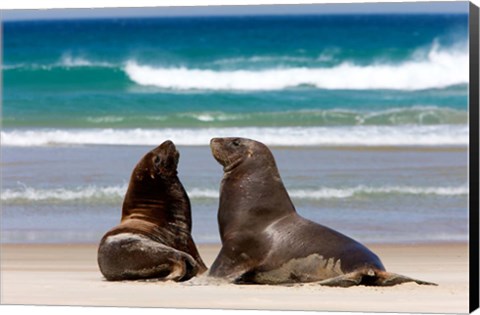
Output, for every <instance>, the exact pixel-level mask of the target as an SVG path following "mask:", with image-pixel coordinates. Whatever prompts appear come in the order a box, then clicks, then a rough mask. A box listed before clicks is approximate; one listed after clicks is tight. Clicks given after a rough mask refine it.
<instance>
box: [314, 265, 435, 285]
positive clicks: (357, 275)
mask: <svg viewBox="0 0 480 315" xmlns="http://www.w3.org/2000/svg"><path fill="white" fill-rule="evenodd" d="M406 282H415V283H417V284H420V285H435V286H436V285H438V284H436V283H432V282H427V281H422V280H417V279H413V278H409V277H406V276H402V275H399V274H395V273H391V272H386V271H379V270H374V269H367V270H358V271H353V272H350V273H347V274H344V275H341V276H338V277H334V278H330V279H326V280H323V281H320V282H318V284H320V285H325V286H331V287H344V288H346V287H351V286H355V285H366V286H382V287H387V286H394V285H397V284H401V283H406Z"/></svg>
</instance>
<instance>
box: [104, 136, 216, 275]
mask: <svg viewBox="0 0 480 315" xmlns="http://www.w3.org/2000/svg"><path fill="white" fill-rule="evenodd" d="M178 159H179V154H178V152H177V151H176V148H175V146H174V145H173V143H171V142H170V141H166V142H164V143H163V144H162V145H160V146H158V147H157V148H155V149H154V150H152V151H150V152H149V153H147V154H146V155H145V156H144V157H143V158H142V159H141V160H140V161H139V163H138V164H137V165H136V166H135V168H134V170H133V172H132V176H131V178H130V183H129V187H128V190H127V193H126V195H125V199H124V202H123V208H122V218H121V222H120V224H119V225H118V226H116V227H114V228H112V229H111V230H110V231H108V232H107V233H106V234H105V235H104V236H103V238H102V240H101V241H100V245H99V249H98V265H99V267H100V271H101V272H102V274H103V275H104V276H105V278H106V279H107V280H112V281H114V280H134V279H149V278H156V279H163V280H175V281H184V280H188V279H190V278H191V277H193V276H195V275H197V274H201V273H203V272H204V271H206V269H207V268H206V266H205V264H204V263H203V261H202V259H201V257H200V255H199V253H198V250H197V248H196V246H195V243H194V241H193V239H192V237H191V228H192V219H191V210H190V200H189V198H188V196H187V193H186V191H185V189H184V188H183V185H182V184H181V182H180V180H179V179H178V176H177V164H178Z"/></svg>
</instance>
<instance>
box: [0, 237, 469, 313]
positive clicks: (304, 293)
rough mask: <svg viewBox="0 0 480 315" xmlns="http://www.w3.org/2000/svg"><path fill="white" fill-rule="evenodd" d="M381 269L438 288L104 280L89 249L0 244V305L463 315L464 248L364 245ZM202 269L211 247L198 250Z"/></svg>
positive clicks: (465, 299) (459, 245) (215, 248)
mask: <svg viewBox="0 0 480 315" xmlns="http://www.w3.org/2000/svg"><path fill="white" fill-rule="evenodd" d="M369 247H370V248H371V249H372V250H373V251H374V252H376V253H377V254H378V255H379V256H380V257H381V259H382V260H383V262H384V264H385V266H386V267H387V269H388V270H390V271H393V272H397V273H402V274H405V275H408V276H411V277H415V278H419V279H422V280H426V281H433V282H436V283H438V284H439V285H438V286H437V287H432V286H419V285H417V284H403V285H399V286H395V287H386V288H379V287H365V286H360V287H354V288H348V289H344V288H329V287H321V286H317V285H315V284H304V285H294V286H267V285H233V284H214V283H211V281H210V283H209V281H208V280H207V279H201V278H200V279H197V280H196V281H195V280H194V281H189V282H185V283H174V282H145V281H134V282H107V281H105V280H104V279H103V278H102V275H101V274H100V271H99V269H98V267H97V263H96V245H94V244H86V245H79V244H75V245H65V244H61V245H60V244H59V245H42V244H35V245H33V244H32V245H30V244H28V245H26V244H25V245H13V244H7V245H2V248H1V250H2V269H1V271H2V273H1V285H2V286H1V303H2V304H35V305H78V306H80V305H81V306H135V307H142V306H146V307H175V308H222V309H270V310H319V311H364V312H428V313H432V312H439V313H466V312H468V288H469V285H468V245H467V244H464V243H454V244H419V245H369ZM199 250H200V252H201V255H202V257H203V259H204V260H205V263H206V264H207V265H208V266H209V265H211V263H212V262H213V260H214V259H215V257H216V254H217V253H218V250H219V245H200V246H199Z"/></svg>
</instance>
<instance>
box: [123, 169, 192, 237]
mask: <svg viewBox="0 0 480 315" xmlns="http://www.w3.org/2000/svg"><path fill="white" fill-rule="evenodd" d="M146 187H148V188H149V189H146ZM135 218H142V219H144V218H148V219H149V220H150V221H151V222H155V223H156V224H157V225H158V226H162V227H164V228H167V229H170V228H171V229H174V230H175V231H182V230H183V231H185V232H188V233H190V232H191V227H192V219H191V213H190V201H189V199H188V196H187V193H186V191H185V189H184V187H183V185H182V184H181V182H180V180H179V179H178V177H177V176H171V177H169V178H168V179H163V180H160V179H158V180H156V182H155V184H154V185H142V184H141V183H138V182H131V183H130V185H129V187H128V190H127V193H126V195H125V199H124V202H123V208H122V221H123V220H126V219H135ZM165 222H169V224H168V226H166V225H165ZM175 231H172V232H175Z"/></svg>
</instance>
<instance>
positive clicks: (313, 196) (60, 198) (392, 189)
mask: <svg viewBox="0 0 480 315" xmlns="http://www.w3.org/2000/svg"><path fill="white" fill-rule="evenodd" d="M126 191H127V184H122V185H115V186H96V185H88V186H82V187H75V188H50V189H48V188H34V187H27V186H24V185H21V186H20V187H18V188H14V189H11V188H9V189H4V190H2V194H1V200H2V201H4V202H6V203H9V204H23V203H29V202H32V201H37V202H49V203H52V202H53V203H65V202H66V203H71V202H83V203H106V204H119V203H121V201H122V200H123V197H124V196H125V193H126ZM187 193H188V195H189V197H190V198H191V199H217V198H218V197H219V190H218V189H212V188H199V187H194V188H192V189H190V190H189V191H188V192H187ZM288 193H289V195H290V196H291V197H292V198H293V199H298V200H320V199H346V198H354V197H356V196H361V195H364V196H365V195H366V196H375V195H436V196H465V195H468V193H469V189H468V186H467V185H461V186H445V187H442V186H438V187H430V186H426V187H423V186H382V187H373V186H363V185H359V186H354V187H317V188H304V189H289V190H288Z"/></svg>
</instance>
